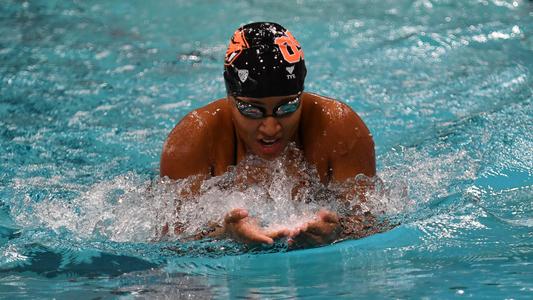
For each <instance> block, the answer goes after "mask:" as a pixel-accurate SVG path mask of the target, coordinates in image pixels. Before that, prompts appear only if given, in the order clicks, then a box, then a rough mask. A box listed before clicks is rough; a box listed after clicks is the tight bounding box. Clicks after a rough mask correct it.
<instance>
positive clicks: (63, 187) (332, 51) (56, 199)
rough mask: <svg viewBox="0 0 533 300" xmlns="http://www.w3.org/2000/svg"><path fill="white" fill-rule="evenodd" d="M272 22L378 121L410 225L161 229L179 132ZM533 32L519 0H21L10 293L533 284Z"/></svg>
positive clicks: (483, 290) (12, 89)
mask: <svg viewBox="0 0 533 300" xmlns="http://www.w3.org/2000/svg"><path fill="white" fill-rule="evenodd" d="M259 20H271V21H276V22H279V23H281V24H283V25H285V26H286V27H287V28H289V29H290V30H291V31H292V32H293V34H294V35H295V37H296V38H297V39H298V40H299V41H300V43H301V44H302V46H303V48H304V51H305V57H306V61H307V62H306V63H307V66H308V72H309V74H308V78H307V83H306V88H307V90H308V91H312V92H316V93H318V94H322V95H328V96H331V97H334V98H337V99H341V100H343V101H344V102H346V103H348V104H349V105H350V106H351V107H352V108H354V110H356V111H357V112H358V113H359V114H360V115H361V116H362V118H363V119H364V120H365V122H366V123H367V125H368V127H369V128H370V130H371V132H372V133H373V136H374V138H375V142H376V153H377V163H378V176H380V177H381V178H382V179H383V181H384V182H385V184H384V185H385V188H386V189H387V190H389V191H390V192H389V193H388V194H387V195H386V196H379V197H378V196H376V197H375V199H374V201H375V206H376V207H377V208H378V209H381V210H383V211H386V212H387V214H388V215H389V216H390V217H391V218H393V219H394V220H395V221H399V222H401V224H400V225H399V226H397V227H396V228H394V229H392V230H390V231H387V232H384V233H381V234H376V235H373V236H370V237H367V238H363V239H359V240H350V241H345V242H341V243H338V244H334V245H331V246H327V247H321V248H316V249H307V250H298V251H286V249H285V248H284V247H283V245H279V247H277V248H274V249H263V250H255V251H252V252H248V251H246V250H245V249H242V248H240V247H239V246H238V245H235V244H232V243H231V242H216V241H202V242H193V243H184V242H179V241H177V240H175V239H174V240H173V239H169V240H166V241H157V239H156V238H157V228H158V226H159V225H161V220H162V219H161V218H172V214H171V213H169V209H167V208H166V207H167V206H165V205H168V203H170V202H172V199H174V198H173V197H174V195H175V193H174V190H173V188H174V186H173V183H169V182H165V181H161V180H159V179H158V167H159V154H160V150H161V147H162V144H163V141H164V140H165V138H166V135H167V134H168V133H169V132H170V130H171V129H172V128H173V126H174V125H175V124H176V123H177V122H178V121H179V120H180V119H181V118H182V117H183V116H184V115H185V114H186V113H188V112H189V111H191V110H192V109H194V108H197V107H200V106H202V105H205V104H207V103H209V102H210V101H212V100H213V99H217V98H220V97H223V96H224V84H223V80H222V76H221V75H222V59H223V55H224V52H225V48H226V45H227V42H228V40H229V37H230V36H231V34H232V33H233V31H234V30H235V29H236V28H237V27H238V26H239V25H241V24H244V23H248V22H252V21H259ZM532 33H533V2H531V1H519V0H517V1H510V0H478V1H474V0H471V1H452V0H448V1H444V0H440V1H438V0H417V1H413V0H411V1H407V0H388V1H379V2H377V1H362V0H361V1H348V0H346V1H335V2H330V1H318V0H314V1H311V0H310V1H307V0H301V1H294V2H293V1H291V2H288V1H268V3H267V1H264V2H263V1H228V2H215V1H180V0H174V1H169V0H161V1H157V2H154V3H152V2H150V3H149V2H147V1H120V2H119V1H96V0H90V1H28V2H24V1H15V0H5V1H2V3H1V4H0V80H1V84H0V145H1V147H0V159H1V162H2V165H1V172H0V183H1V185H0V253H1V255H0V297H3V298H9V299H13V298H52V297H55V298H73V297H82V298H98V297H100V298H116V297H123V298H135V297H146V298H165V297H168V298H191V299H196V298H222V299H224V298H228V297H230V298H258V299H277V298H305V297H309V298H317V299H320V298H333V297H335V298H336V297H341V298H401V299H405V298H415V299H418V298H434V299H441V298H460V297H469V298H496V299H526V298H533V267H532V263H533V230H532V227H533V204H532V203H533V201H532V198H533V197H532V195H533V193H532V192H533V177H532V170H533V155H532V150H531V149H533V119H532V116H533V75H532V72H533V35H532ZM402 191H403V194H402ZM405 191H407V195H405ZM226 196H227V195H220V194H216V193H215V195H211V198H208V199H207V200H210V201H211V200H212V201H214V199H219V201H220V202H221V204H220V205H224V203H225V201H229V202H230V200H231V201H234V199H233V198H232V199H233V200H232V199H229V198H228V199H226V198H225V197H226ZM244 196H245V197H248V196H250V195H244ZM206 208H207V206H206ZM215 209H216V207H215ZM219 210H220V208H219Z"/></svg>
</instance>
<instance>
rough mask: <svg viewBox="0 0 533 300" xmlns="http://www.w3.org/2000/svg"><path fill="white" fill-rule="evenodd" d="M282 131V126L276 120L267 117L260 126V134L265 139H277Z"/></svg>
mask: <svg viewBox="0 0 533 300" xmlns="http://www.w3.org/2000/svg"><path fill="white" fill-rule="evenodd" d="M280 131H281V124H280V123H279V122H278V120H276V118H274V117H272V116H269V117H266V118H265V119H264V120H263V121H262V122H261V125H259V132H260V133H261V134H262V135H264V136H265V137H275V136H276V135H278V133H279V132H280Z"/></svg>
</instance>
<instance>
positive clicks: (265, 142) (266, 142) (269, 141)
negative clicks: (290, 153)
mask: <svg viewBox="0 0 533 300" xmlns="http://www.w3.org/2000/svg"><path fill="white" fill-rule="evenodd" d="M277 141H278V139H260V140H259V142H260V143H261V144H262V145H263V146H272V145H274V144H275V143H276V142H277Z"/></svg>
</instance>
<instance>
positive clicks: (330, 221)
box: [289, 209, 341, 248]
mask: <svg viewBox="0 0 533 300" xmlns="http://www.w3.org/2000/svg"><path fill="white" fill-rule="evenodd" d="M340 232H341V226H340V223H339V217H338V216H337V214H336V213H334V212H332V211H329V210H325V209H323V210H320V211H319V212H318V213H317V214H316V216H315V218H314V219H313V220H312V221H309V222H306V223H305V224H303V225H301V226H299V227H297V228H296V229H294V230H292V231H291V232H290V234H289V247H290V248H306V247H315V246H320V245H324V244H329V243H332V242H334V241H335V240H336V239H338V238H339V235H340Z"/></svg>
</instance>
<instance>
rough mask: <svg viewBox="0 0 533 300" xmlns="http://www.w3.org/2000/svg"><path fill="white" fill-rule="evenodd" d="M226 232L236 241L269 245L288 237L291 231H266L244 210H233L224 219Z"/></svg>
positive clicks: (283, 229)
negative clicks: (275, 240)
mask: <svg viewBox="0 0 533 300" xmlns="http://www.w3.org/2000/svg"><path fill="white" fill-rule="evenodd" d="M224 230H225V232H226V234H227V235H228V236H229V237H231V238H232V239H234V240H237V241H239V242H242V243H245V244H269V245H272V244H273V243H274V239H278V238H282V237H286V236H288V235H289V233H290V231H289V230H288V229H286V228H282V229H278V230H265V229H263V228H261V227H260V226H259V224H258V223H257V221H256V220H255V219H253V218H252V217H250V216H249V215H248V211H247V210H245V209H243V208H236V209H233V210H231V211H230V212H229V213H228V214H227V215H226V217H225V218H224Z"/></svg>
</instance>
